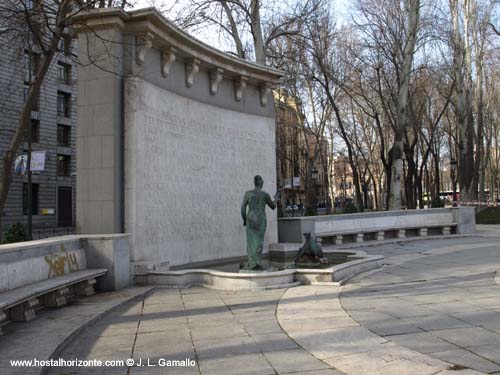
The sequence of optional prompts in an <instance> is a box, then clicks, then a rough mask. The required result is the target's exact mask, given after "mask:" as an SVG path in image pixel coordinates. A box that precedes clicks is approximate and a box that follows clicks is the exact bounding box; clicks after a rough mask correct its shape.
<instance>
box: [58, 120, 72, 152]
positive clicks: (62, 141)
mask: <svg viewBox="0 0 500 375" xmlns="http://www.w3.org/2000/svg"><path fill="white" fill-rule="evenodd" d="M57 145H58V146H63V147H70V146H71V127H70V126H66V125H57Z"/></svg>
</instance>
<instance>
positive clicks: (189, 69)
mask: <svg viewBox="0 0 500 375" xmlns="http://www.w3.org/2000/svg"><path fill="white" fill-rule="evenodd" d="M199 70H200V60H198V59H190V60H188V61H187V62H186V86H187V87H191V86H193V83H194V78H195V77H196V74H198V71H199Z"/></svg>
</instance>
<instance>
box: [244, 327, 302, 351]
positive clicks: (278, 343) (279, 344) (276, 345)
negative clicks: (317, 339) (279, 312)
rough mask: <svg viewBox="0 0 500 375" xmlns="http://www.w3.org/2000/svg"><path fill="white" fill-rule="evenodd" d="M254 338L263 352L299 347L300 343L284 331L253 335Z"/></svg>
mask: <svg viewBox="0 0 500 375" xmlns="http://www.w3.org/2000/svg"><path fill="white" fill-rule="evenodd" d="M252 338H253V339H254V341H255V343H256V344H257V346H258V347H259V349H260V350H261V351H263V352H272V351H277V350H287V349H298V345H297V344H296V343H295V341H293V340H291V339H290V337H288V336H287V335H286V334H285V333H283V332H275V333H266V334H258V335H252Z"/></svg>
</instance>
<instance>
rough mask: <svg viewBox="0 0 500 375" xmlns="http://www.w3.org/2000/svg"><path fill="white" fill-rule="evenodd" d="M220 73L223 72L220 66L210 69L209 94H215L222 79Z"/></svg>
mask: <svg viewBox="0 0 500 375" xmlns="http://www.w3.org/2000/svg"><path fill="white" fill-rule="evenodd" d="M222 73H224V70H223V69H221V68H216V69H213V70H211V71H210V94H212V95H215V94H217V90H218V89H219V84H220V83H221V81H222Z"/></svg>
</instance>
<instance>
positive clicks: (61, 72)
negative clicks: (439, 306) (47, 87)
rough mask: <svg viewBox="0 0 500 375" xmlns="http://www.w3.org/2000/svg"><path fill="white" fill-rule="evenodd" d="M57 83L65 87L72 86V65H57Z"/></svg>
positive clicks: (61, 63) (60, 63) (59, 63)
mask: <svg viewBox="0 0 500 375" xmlns="http://www.w3.org/2000/svg"><path fill="white" fill-rule="evenodd" d="M57 81H58V82H59V83H61V84H63V85H70V84H71V65H70V64H65V63H63V62H58V63H57Z"/></svg>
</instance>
